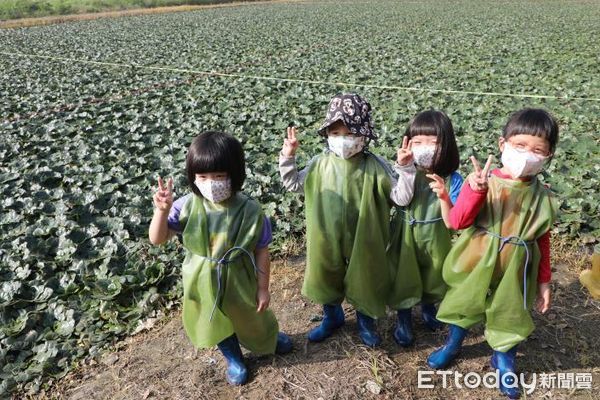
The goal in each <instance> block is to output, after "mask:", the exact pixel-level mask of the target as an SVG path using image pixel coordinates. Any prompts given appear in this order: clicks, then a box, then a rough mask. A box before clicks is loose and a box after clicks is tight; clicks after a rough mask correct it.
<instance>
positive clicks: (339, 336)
mask: <svg viewBox="0 0 600 400" xmlns="http://www.w3.org/2000/svg"><path fill="white" fill-rule="evenodd" d="M303 262H304V260H303V259H296V260H288V261H286V262H276V263H274V265H273V274H272V279H271V282H272V300H271V304H272V308H273V310H274V311H275V313H276V315H277V317H278V319H279V322H280V326H281V327H282V329H283V330H284V331H286V332H287V333H289V334H290V336H291V337H292V340H293V342H294V346H295V349H294V351H293V353H291V354H289V355H286V356H272V357H271V356H269V357H256V356H253V355H251V354H248V355H247V364H248V366H249V369H250V371H251V372H250V373H251V375H250V380H249V383H248V384H246V385H244V386H241V387H232V386H230V385H228V384H227V382H226V380H225V372H224V371H225V363H224V360H223V358H222V356H221V355H220V353H219V352H218V351H217V350H216V349H211V350H201V351H197V350H195V349H194V348H193V347H192V346H191V345H190V343H189V342H188V340H187V338H186V336H185V333H184V331H183V328H182V325H181V321H180V315H179V313H178V312H175V313H174V314H173V315H172V316H171V317H169V318H166V320H165V321H163V322H162V323H161V324H160V326H157V327H155V328H153V329H151V330H150V331H149V332H145V333H142V334H139V335H137V336H134V337H132V338H129V339H127V340H125V341H124V342H123V343H122V344H121V349H120V350H118V351H116V352H113V353H108V354H105V355H104V356H103V357H102V359H101V360H100V362H94V365H88V366H85V367H82V368H80V369H79V370H76V371H74V372H73V373H71V374H69V375H67V376H66V377H65V378H64V379H63V380H62V381H61V382H59V384H58V385H57V386H55V387H54V388H53V389H52V391H51V392H49V393H47V394H46V395H45V396H44V397H48V398H51V397H60V398H70V399H76V400H79V399H81V400H83V399H86V400H87V399H132V400H133V399H136V400H138V399H200V398H206V399H232V398H239V399H261V400H262V399H287V398H299V399H319V398H320V399H350V398H378V399H396V398H398V399H403V398H406V399H415V398H428V399H437V398H439V399H442V398H443V399H451V398H460V399H482V398H501V397H500V396H499V395H498V393H497V392H496V391H495V390H492V389H485V388H481V389H465V388H463V389H458V388H456V387H455V385H454V384H451V385H450V388H449V389H447V390H445V389H443V388H442V379H441V376H437V377H436V379H434V382H435V388H434V389H418V388H417V379H418V378H417V373H418V371H419V370H428V368H427V367H426V364H425V360H426V357H427V355H428V354H429V353H430V352H431V351H432V350H433V349H434V348H435V347H436V346H438V345H440V343H442V341H443V339H444V335H445V332H429V331H427V330H426V328H425V327H424V326H423V325H422V324H421V322H420V315H419V313H418V311H419V310H418V308H417V309H416V310H415V311H414V313H413V317H414V321H415V323H414V325H415V334H416V344H415V346H413V347H412V348H409V349H402V348H399V347H398V346H397V345H396V344H395V343H394V341H393V337H392V335H391V332H392V329H393V324H394V316H393V314H390V315H388V316H387V317H386V318H383V319H382V320H380V321H379V331H380V333H381V334H382V336H383V339H384V344H383V346H382V347H381V348H380V349H377V350H372V349H368V348H366V347H365V346H363V345H362V344H361V343H360V340H359V339H358V337H357V335H356V323H355V316H354V312H353V310H352V307H351V306H347V305H345V311H346V318H347V323H346V325H345V327H344V328H342V329H341V330H340V332H339V333H336V334H335V335H334V336H333V337H332V338H330V339H329V340H327V341H325V342H324V343H321V344H308V343H307V341H306V339H305V338H306V333H307V331H308V330H309V329H310V328H311V327H312V326H314V325H315V324H316V322H314V320H315V319H316V318H315V317H317V316H318V315H320V309H319V307H317V306H315V305H313V304H311V303H310V302H308V301H307V300H306V299H304V298H303V297H302V295H301V294H300V288H301V283H302V274H303V270H304V264H303ZM557 268H558V270H557V271H556V272H555V273H554V278H553V279H554V282H555V283H554V305H553V308H552V310H551V312H550V313H548V314H547V315H544V316H540V315H539V314H536V316H535V319H536V326H537V329H536V331H535V332H534V334H533V335H532V336H531V337H530V338H529V339H528V340H527V342H526V343H525V344H523V345H521V346H520V349H519V353H518V362H517V365H518V367H519V370H520V371H521V372H526V373H532V372H537V373H538V374H539V373H542V372H545V373H555V374H558V373H559V372H560V373H581V372H585V373H591V374H592V377H593V384H592V389H580V390H568V389H544V388H539V387H538V389H537V390H536V391H535V392H534V393H533V395H532V396H528V397H527V398H534V399H535V398H552V399H560V398H565V399H566V398H569V399H573V398H581V399H599V398H600V354H599V352H598V349H600V336H599V335H598V332H599V328H600V302H597V301H593V300H591V298H590V297H589V295H588V294H587V292H586V291H585V290H584V289H583V288H582V287H581V285H580V284H579V282H578V280H577V273H575V272H573V271H569V270H568V269H567V266H566V264H559V265H558V267H557ZM490 354H491V350H490V349H489V347H488V346H487V345H486V343H485V341H484V340H483V337H482V329H481V328H479V329H474V330H473V331H472V332H471V333H470V335H469V336H468V338H467V340H466V344H465V347H464V349H463V352H462V355H461V357H460V358H459V360H458V362H457V363H455V364H454V365H452V366H451V367H450V369H452V370H456V371H460V372H462V373H463V374H465V373H467V372H471V371H474V372H479V373H481V374H482V375H483V374H485V373H486V372H490V371H491V370H490V367H489V356H490ZM437 378H439V379H437ZM528 379H530V377H528ZM538 379H539V378H538ZM378 392H379V393H378ZM376 393H378V394H376ZM38 398H39V397H38Z"/></svg>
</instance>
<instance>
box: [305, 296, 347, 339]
mask: <svg viewBox="0 0 600 400" xmlns="http://www.w3.org/2000/svg"><path fill="white" fill-rule="evenodd" d="M342 325H344V309H343V308H342V306H341V305H340V304H337V305H330V304H324V305H323V321H321V325H319V326H317V327H316V328H314V329H313V330H311V331H310V332H308V340H309V341H311V342H321V341H323V340H325V339H327V338H328V337H329V336H331V335H332V334H333V332H334V331H335V330H336V329H338V328H339V327H341V326H342Z"/></svg>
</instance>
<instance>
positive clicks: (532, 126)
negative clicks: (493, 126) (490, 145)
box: [502, 108, 558, 154]
mask: <svg viewBox="0 0 600 400" xmlns="http://www.w3.org/2000/svg"><path fill="white" fill-rule="evenodd" d="M516 135H531V136H537V137H541V138H544V139H546V140H547V141H548V144H550V153H551V154H554V150H555V149H556V145H557V144H558V124H557V123H556V120H555V119H554V117H553V116H552V115H551V114H550V113H549V112H548V111H546V110H544V109H542V108H524V109H522V110H519V111H517V112H515V113H513V114H512V115H511V116H510V118H509V119H508V122H507V123H506V125H505V126H504V129H503V130H502V137H503V138H504V139H508V138H510V137H512V136H516Z"/></svg>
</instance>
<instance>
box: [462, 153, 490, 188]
mask: <svg viewBox="0 0 600 400" xmlns="http://www.w3.org/2000/svg"><path fill="white" fill-rule="evenodd" d="M470 158H471V162H472V163H473V172H471V173H470V174H469V176H468V177H467V182H469V186H471V189H472V190H474V191H476V192H483V191H484V190H487V188H488V174H489V172H490V166H491V165H492V159H493V158H494V156H492V155H490V156H488V159H487V162H486V163H485V166H484V167H483V169H481V166H480V165H479V161H477V159H476V158H475V157H473V156H471V157H470Z"/></svg>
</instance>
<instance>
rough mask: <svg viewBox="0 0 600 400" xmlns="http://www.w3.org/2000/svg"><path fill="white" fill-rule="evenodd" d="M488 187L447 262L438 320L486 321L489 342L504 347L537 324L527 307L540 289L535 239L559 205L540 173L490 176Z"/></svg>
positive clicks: (548, 225) (499, 348) (459, 322)
mask: <svg viewBox="0 0 600 400" xmlns="http://www.w3.org/2000/svg"><path fill="white" fill-rule="evenodd" d="M488 186H489V187H488V192H487V195H486V196H487V197H486V200H485V202H484V204H483V206H482V208H481V210H480V212H479V214H478V215H477V218H476V219H475V224H474V225H473V226H471V227H469V228H468V229H466V230H465V231H464V232H463V233H462V234H461V235H460V237H459V238H458V240H457V241H456V243H455V244H454V246H453V247H452V249H451V251H450V253H449V254H448V256H447V257H446V260H445V262H444V266H443V277H444V280H445V282H446V283H447V284H448V291H447V293H446V296H445V297H444V300H443V301H442V303H441V304H440V308H439V311H438V314H437V319H438V320H440V321H443V322H445V323H449V324H454V325H458V326H460V327H463V328H469V327H471V326H473V325H475V324H476V323H478V322H480V321H485V338H486V340H487V342H488V344H489V345H490V346H491V347H492V348H493V349H494V350H497V351H502V352H505V351H507V350H509V349H511V348H512V347H514V346H515V345H517V344H518V343H520V342H521V341H523V340H525V338H527V336H529V334H531V332H532V331H533V329H534V324H533V320H532V318H531V315H530V312H529V309H530V308H531V306H532V304H533V302H534V300H535V296H536V291H537V274H538V266H539V260H540V251H539V248H538V244H537V241H536V240H537V239H538V238H539V237H540V236H542V235H543V234H544V233H546V232H547V231H548V230H549V229H550V228H551V226H552V223H553V222H554V220H555V217H556V210H557V208H556V203H555V201H554V199H553V198H552V197H551V194H550V192H549V190H547V189H546V188H545V187H544V186H543V185H542V184H541V183H540V182H539V180H538V179H537V178H533V179H532V180H530V181H527V182H524V181H518V180H510V179H503V178H500V177H498V176H495V175H492V176H491V177H490V178H489V185H488ZM527 262H528V263H527ZM524 275H525V276H526V285H525V287H524ZM524 297H526V299H525V298H524Z"/></svg>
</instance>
